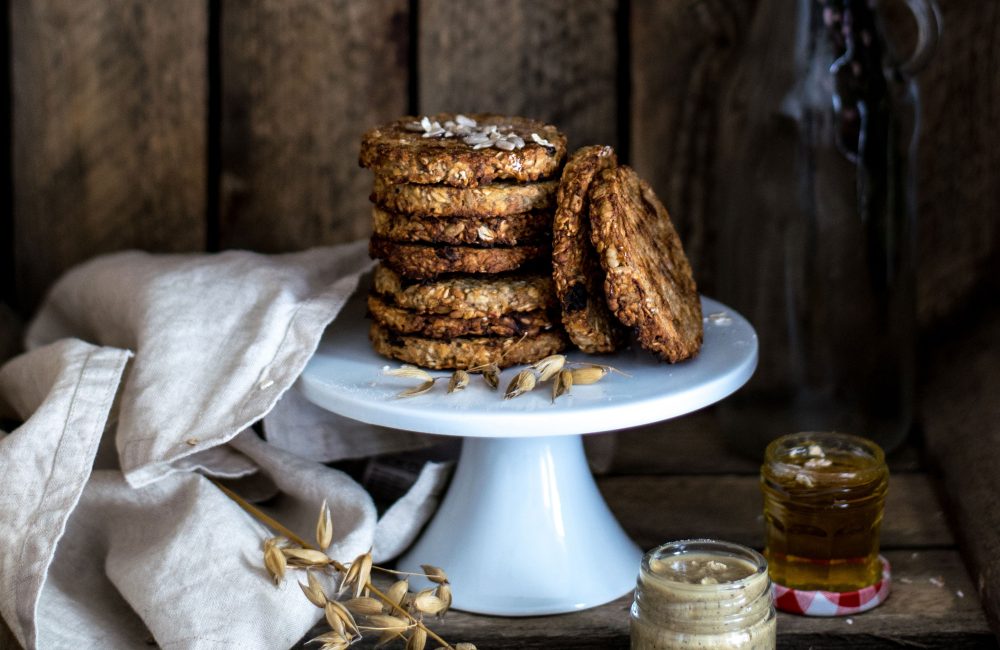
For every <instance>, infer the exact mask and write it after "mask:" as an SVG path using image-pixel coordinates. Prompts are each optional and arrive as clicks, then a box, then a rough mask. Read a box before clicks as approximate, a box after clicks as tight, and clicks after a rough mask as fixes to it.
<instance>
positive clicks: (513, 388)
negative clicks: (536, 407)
mask: <svg viewBox="0 0 1000 650" xmlns="http://www.w3.org/2000/svg"><path fill="white" fill-rule="evenodd" d="M534 387H535V373H533V372H531V371H530V370H522V371H521V372H519V373H517V375H516V376H515V377H514V379H512V380H511V382H510V384H508V385H507V392H505V393H504V395H503V398H504V399H514V398H515V397H518V396H519V395H523V394H524V393H527V392H528V391H530V390H532V389H533V388H534Z"/></svg>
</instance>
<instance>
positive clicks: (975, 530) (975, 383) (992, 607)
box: [922, 308, 1000, 634]
mask: <svg viewBox="0 0 1000 650" xmlns="http://www.w3.org/2000/svg"><path fill="white" fill-rule="evenodd" d="M998 332H1000V310H998V309H996V308H994V310H993V311H992V312H991V313H989V314H987V315H985V316H983V317H982V319H981V320H980V321H979V322H976V323H973V324H970V326H969V327H967V328H965V329H964V330H958V331H956V332H954V338H953V340H952V341H951V342H950V343H948V344H945V345H940V346H938V347H937V348H936V350H935V353H934V355H933V364H932V365H931V367H930V369H929V372H928V373H927V375H926V376H927V378H928V381H927V382H926V384H925V386H924V391H923V395H922V397H923V400H922V404H923V408H922V415H923V418H924V428H925V437H926V439H927V446H928V449H929V451H930V454H929V456H930V457H931V458H932V459H934V461H935V462H936V464H937V465H938V466H939V467H940V471H941V473H942V475H943V480H944V487H945V491H946V494H947V497H948V505H949V513H950V515H951V517H952V518H953V520H954V523H955V526H956V530H957V531H958V536H959V539H960V541H961V544H962V549H963V551H964V553H965V557H966V558H967V560H968V562H969V566H970V570H971V571H972V574H973V581H974V583H975V584H976V587H977V588H978V590H979V595H980V597H981V598H982V599H983V601H984V604H985V607H986V611H987V613H988V615H989V619H990V621H991V623H992V625H993V628H994V629H995V630H997V632H998V634H1000V504H998V503H997V495H998V494H1000V401H997V395H998V394H1000V341H998V338H997V333H998Z"/></svg>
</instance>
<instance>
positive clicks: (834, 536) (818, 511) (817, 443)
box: [761, 433, 889, 592]
mask: <svg viewBox="0 0 1000 650" xmlns="http://www.w3.org/2000/svg"><path fill="white" fill-rule="evenodd" d="M888 484H889V470H888V468H887V467H886V464H885V456H884V454H883V452H882V449H881V448H880V447H879V446H878V445H876V444H875V443H873V442H871V441H870V440H866V439H865V438H860V437H858V436H852V435H847V434H841V433H796V434H791V435H786V436H783V437H781V438H778V439H777V440H775V441H773V442H772V443H771V444H770V445H769V446H768V448H767V451H766V452H765V454H764V465H763V467H762V468H761V489H762V490H763V493H764V519H765V523H766V526H767V534H766V548H765V550H764V556H765V557H766V558H767V562H768V567H769V571H770V576H771V580H773V581H774V582H776V583H778V584H781V585H784V586H786V587H790V588H793V589H803V590H824V591H838V592H843V591H854V590H856V589H861V588H864V587H867V586H869V585H873V584H875V583H876V582H878V581H879V578H880V576H881V566H880V563H879V557H878V551H879V526H880V524H881V522H882V511H883V506H884V503H885V495H886V490H887V488H888Z"/></svg>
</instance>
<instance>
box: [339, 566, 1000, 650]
mask: <svg viewBox="0 0 1000 650" xmlns="http://www.w3.org/2000/svg"><path fill="white" fill-rule="evenodd" d="M886 556H887V557H888V559H889V561H890V562H891V563H892V566H893V570H894V575H895V576H896V578H897V583H896V584H894V585H893V594H892V596H891V597H890V598H889V600H887V601H886V602H885V603H884V604H883V605H881V606H880V607H878V608H877V609H874V610H872V611H871V612H868V613H866V614H863V615H859V616H853V617H851V623H848V622H847V619H846V618H826V619H823V618H809V617H805V616H791V615H788V614H784V613H779V614H778V647H779V648H899V647H907V646H914V647H923V648H984V647H995V646H994V645H993V644H994V643H995V639H993V636H992V633H991V632H990V630H989V628H988V627H987V626H986V622H985V620H984V619H983V614H982V609H981V607H980V605H979V602H978V600H977V599H976V597H975V594H974V593H973V587H972V584H971V582H970V581H969V577H968V574H967V573H966V572H965V568H964V567H963V566H962V561H961V558H960V557H959V555H958V553H957V552H955V551H928V552H922V553H917V554H916V557H913V554H912V553H911V552H909V551H895V552H888V553H886ZM932 578H933V579H935V581H938V580H939V581H941V582H942V583H943V585H944V586H943V587H937V586H935V585H934V584H933V583H931V582H930V580H931V579H932ZM903 581H906V582H903ZM959 591H961V593H962V597H959V596H958V593H957V592H959ZM631 602H632V598H631V595H627V596H624V597H622V598H619V599H618V600H615V601H612V602H611V603H608V604H607V605H602V606H601V607H597V608H594V609H590V610H586V611H584V612H578V613H573V614H563V615H560V616H539V617H532V618H520V619H516V621H512V620H511V619H502V618H494V617H489V616H474V615H470V614H464V613H460V612H453V613H449V614H448V616H447V617H446V618H445V619H444V620H443V621H442V622H440V623H436V624H432V627H433V629H434V631H435V632H437V633H439V634H441V635H442V636H443V637H444V638H445V639H447V640H449V641H454V642H457V641H470V642H472V643H475V644H476V647H477V648H483V649H484V650H485V649H489V650H494V649H497V650H499V649H503V648H546V649H551V648H576V649H580V650H589V649H594V650H597V649H598V648H628V647H629V637H628V622H629V613H628V608H629V607H630V605H631ZM358 647H371V646H358Z"/></svg>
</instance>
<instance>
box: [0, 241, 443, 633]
mask: <svg viewBox="0 0 1000 650" xmlns="http://www.w3.org/2000/svg"><path fill="white" fill-rule="evenodd" d="M370 265H371V263H370V261H369V260H368V257H367V253H366V247H365V243H364V242H357V243H354V244H348V245H343V246H337V247H329V248H319V249H313V250H309V251H305V252H301V253H295V254H289V255H278V256H264V255H258V254H254V253H249V252H244V251H230V252H225V253H220V254H215V255H159V256H157V255H149V254H146V253H140V252H126V253H120V254H116V255H111V256H107V257H103V258H98V259H95V260H93V261H91V262H88V263H86V264H84V265H82V266H80V267H77V268H76V269H73V270H72V271H70V272H69V273H68V274H67V275H66V276H65V277H63V278H62V279H61V280H60V281H59V282H58V283H57V284H56V286H55V287H54V288H53V290H52V291H51V293H50V295H49V296H48V297H47V299H46V301H45V303H44V304H43V306H42V307H41V309H40V310H39V312H38V314H37V315H36V317H35V319H34V321H33V322H32V323H31V324H30V326H29V328H28V331H27V334H26V342H27V348H28V352H26V353H24V354H23V355H21V356H19V357H16V358H14V359H12V360H11V361H9V362H8V363H7V364H6V365H4V366H3V368H0V408H2V411H3V416H4V417H5V418H6V419H7V420H10V421H14V422H21V424H20V425H18V426H16V427H12V429H13V430H12V431H10V432H9V433H6V432H2V431H0V614H2V615H3V618H4V620H5V621H6V622H7V624H8V625H9V627H10V628H11V630H12V631H13V633H14V635H15V636H16V637H17V639H18V640H19V641H20V643H21V644H22V645H23V646H24V647H25V648H36V647H37V648H137V647H148V644H149V643H152V642H155V643H156V644H157V645H159V647H161V648H227V649H228V648H278V649H281V648H287V647H289V646H291V645H293V644H294V643H295V642H296V641H298V640H299V639H300V638H301V637H302V636H303V635H304V634H305V633H306V632H307V631H308V629H309V628H310V627H311V626H312V625H313V624H314V623H316V621H317V620H319V618H320V614H321V611H320V610H318V609H316V608H315V607H313V606H312V605H311V604H310V603H309V602H308V601H307V600H306V599H305V597H304V595H303V594H302V593H301V591H300V589H299V587H298V585H296V584H295V578H294V577H291V578H290V579H287V580H286V581H285V582H284V583H283V584H282V585H281V586H280V587H275V586H274V584H273V583H272V582H271V581H270V579H269V577H268V576H267V575H266V573H265V572H264V570H263V567H262V551H261V548H262V542H263V540H264V539H266V538H267V537H268V536H270V535H271V533H269V531H267V530H266V529H265V528H264V527H263V526H262V525H260V524H259V523H257V521H256V520H254V519H253V518H251V517H250V516H249V515H247V514H246V513H245V512H244V511H243V510H242V509H240V507H239V506H237V505H236V504H235V503H234V502H233V501H231V500H230V499H229V498H228V497H226V496H225V495H224V494H223V492H222V491H220V490H219V489H218V488H217V487H216V486H215V485H214V484H213V483H212V481H211V480H210V479H209V478H207V477H214V478H217V479H233V480H238V484H239V486H240V489H241V490H243V491H244V494H248V495H253V496H257V497H273V498H272V499H270V500H269V501H268V507H269V512H271V514H273V515H274V516H276V518H278V519H279V520H280V521H282V522H283V523H285V524H286V525H288V526H290V527H291V528H292V529H293V530H297V531H300V532H301V534H303V535H304V536H307V535H308V533H309V531H311V530H313V529H314V526H315V519H316V515H317V513H318V509H319V505H320V503H321V501H322V500H323V499H326V500H327V501H328V502H329V504H330V507H331V510H332V512H333V522H334V528H335V540H334V544H333V546H332V548H331V554H332V555H334V556H335V557H337V558H338V559H341V560H343V561H349V560H350V559H352V558H353V557H355V556H356V555H358V554H360V553H363V552H364V551H366V550H368V549H369V548H373V549H374V554H375V556H376V561H380V560H381V561H385V560H386V559H389V558H391V557H393V556H395V555H396V554H398V553H400V552H402V550H404V549H405V548H406V546H407V545H408V544H409V543H410V542H411V541H412V540H413V538H414V537H415V535H416V533H417V531H418V530H419V528H420V526H421V525H422V524H423V523H424V522H425V521H426V519H427V518H428V517H429V515H430V513H431V512H433V509H434V508H435V507H436V503H437V499H438V496H439V493H440V491H441V487H442V483H443V481H444V479H445V478H446V473H447V472H446V471H447V468H446V467H445V466H444V465H441V464H433V463H430V464H428V465H427V466H426V467H425V468H424V471H423V472H422V473H421V475H420V477H419V478H418V480H417V483H416V484H415V485H414V486H413V488H411V490H410V491H409V492H408V493H407V494H406V496H404V497H403V498H402V499H400V501H398V502H397V503H396V504H395V505H393V506H392V507H390V508H389V509H388V510H387V511H386V512H385V513H384V514H383V515H382V516H381V517H380V518H379V517H378V516H377V513H376V509H375V506H374V504H373V502H372V499H371V498H370V496H369V495H368V494H367V493H366V492H365V490H364V489H363V488H362V487H361V486H360V485H358V484H357V483H356V482H355V481H354V480H353V479H351V478H350V477H349V476H348V475H346V474H344V473H342V472H340V471H337V470H334V469H331V468H329V467H326V466H325V465H323V464H322V463H323V462H326V461H332V460H337V459H342V458H349V457H359V456H364V455H369V454H374V453H379V452H389V451H400V450H405V449H408V448H414V447H419V446H422V445H423V444H425V443H424V441H423V439H422V438H421V437H420V436H417V435H415V434H407V433H403V432H398V431H391V430H386V429H376V428H372V427H366V426H365V425H362V424H360V423H357V422H353V421H351V420H349V419H345V418H340V417H337V416H333V415H332V414H329V413H326V412H323V411H321V410H320V409H317V408H316V407H313V406H311V405H310V404H309V403H308V402H306V401H305V400H304V399H302V398H301V397H299V396H298V395H297V393H296V391H295V390H294V389H292V390H289V389H290V388H292V386H293V384H294V382H295V380H296V378H297V377H298V376H299V374H300V373H301V372H302V369H303V368H304V366H305V364H306V363H307V361H308V360H309V358H310V356H311V355H312V354H313V352H314V351H315V349H316V347H317V345H318V344H319V341H320V338H321V336H322V333H323V331H324V329H325V328H326V326H327V325H328V324H330V323H331V321H333V323H332V325H331V327H337V326H338V323H337V322H336V321H334V318H335V317H336V315H337V313H338V311H339V310H340V309H341V307H342V306H343V305H344V303H345V302H346V300H347V299H348V297H349V296H350V295H351V293H352V292H353V291H354V290H355V288H356V287H357V285H358V282H359V278H360V277H361V276H362V274H363V273H364V272H365V271H367V270H368V269H369V268H370ZM265 416H267V417H266V421H265V422H264V427H265V431H266V435H267V438H268V440H267V441H265V440H263V439H261V438H260V437H259V436H258V435H257V434H256V433H255V432H254V431H253V430H250V429H248V427H250V426H251V425H252V424H254V423H256V422H258V421H261V420H264V419H265Z"/></svg>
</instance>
